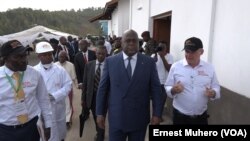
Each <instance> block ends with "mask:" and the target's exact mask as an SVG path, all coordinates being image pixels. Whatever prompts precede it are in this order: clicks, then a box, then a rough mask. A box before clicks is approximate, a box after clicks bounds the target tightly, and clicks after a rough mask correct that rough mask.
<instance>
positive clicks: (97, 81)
mask: <svg viewBox="0 0 250 141" xmlns="http://www.w3.org/2000/svg"><path fill="white" fill-rule="evenodd" d="M100 66H101V63H99V64H98V67H97V69H96V72H95V80H94V92H97V89H98V85H99V81H100V76H101V67H100Z"/></svg>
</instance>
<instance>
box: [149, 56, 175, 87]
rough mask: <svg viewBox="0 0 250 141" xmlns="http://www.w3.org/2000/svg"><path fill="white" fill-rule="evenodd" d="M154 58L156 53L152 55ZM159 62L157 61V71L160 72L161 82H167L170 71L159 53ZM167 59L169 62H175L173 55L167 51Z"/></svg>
mask: <svg viewBox="0 0 250 141" xmlns="http://www.w3.org/2000/svg"><path fill="white" fill-rule="evenodd" d="M151 57H152V58H154V57H155V54H152V55H151ZM157 58H158V59H157V62H156V68H157V72H158V76H159V79H160V82H161V84H163V85H164V84H165V83H166V80H167V77H168V71H167V70H166V68H165V66H164V64H163V61H162V59H161V56H160V55H159V54H158V53H157ZM165 59H166V60H167V62H168V64H173V63H174V59H173V56H172V55H171V54H169V53H167V54H166V55H165Z"/></svg>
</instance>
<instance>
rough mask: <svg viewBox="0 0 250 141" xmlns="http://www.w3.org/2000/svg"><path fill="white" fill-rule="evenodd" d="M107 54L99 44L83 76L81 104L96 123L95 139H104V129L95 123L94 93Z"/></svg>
mask: <svg viewBox="0 0 250 141" xmlns="http://www.w3.org/2000/svg"><path fill="white" fill-rule="evenodd" d="M106 56H107V50H106V47H104V46H100V47H98V48H97V50H96V58H97V59H96V60H93V61H90V62H89V63H88V64H86V66H85V70H84V77H83V93H82V95H83V96H82V98H83V99H82V101H83V103H84V104H83V106H86V107H87V108H88V109H91V111H92V115H93V118H94V121H95V124H96V131H97V134H96V139H95V141H104V133H105V131H104V129H102V128H99V127H98V126H97V123H96V113H95V111H96V93H97V88H98V84H99V81H100V77H101V75H102V72H103V66H104V60H105V58H106Z"/></svg>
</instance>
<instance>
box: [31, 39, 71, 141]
mask: <svg viewBox="0 0 250 141" xmlns="http://www.w3.org/2000/svg"><path fill="white" fill-rule="evenodd" d="M52 52H53V48H52V46H51V45H50V44H49V43H48V42H39V43H37V44H36V53H37V54H38V58H39V60H40V62H39V64H37V65H36V66H34V68H35V69H36V70H37V71H39V72H40V73H41V74H42V76H43V79H44V82H45V84H46V88H47V90H48V95H49V98H50V102H51V105H52V116H53V121H52V123H53V127H52V130H51V131H52V132H51V139H50V141H64V139H65V137H66V131H67V130H66V116H65V109H66V105H65V98H66V97H67V96H68V94H69V92H70V91H71V89H72V81H71V79H70V76H69V75H68V73H67V72H66V70H65V69H64V68H62V67H60V66H58V65H55V64H54V63H53V56H52Z"/></svg>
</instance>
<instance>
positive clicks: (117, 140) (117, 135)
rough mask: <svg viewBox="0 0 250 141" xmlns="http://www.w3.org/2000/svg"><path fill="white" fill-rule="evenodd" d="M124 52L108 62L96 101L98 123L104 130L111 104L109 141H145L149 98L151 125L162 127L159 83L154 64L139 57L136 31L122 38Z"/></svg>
mask: <svg viewBox="0 0 250 141" xmlns="http://www.w3.org/2000/svg"><path fill="white" fill-rule="evenodd" d="M122 48H123V51H122V52H121V53H119V54H117V55H114V56H111V57H108V58H106V61H105V64H104V69H103V74H102V77H101V81H100V84H99V87H98V92H97V97H96V115H97V123H98V126H99V127H100V128H104V127H105V116H104V115H105V110H106V109H105V104H106V102H107V101H108V115H109V116H108V117H109V140H110V141H126V139H127V138H128V141H144V139H145V134H146V130H147V125H148V123H149V122H150V96H152V102H153V108H152V109H153V112H152V114H153V115H152V118H151V124H154V125H155V124H159V123H160V117H161V115H162V104H163V103H162V102H161V101H162V100H161V86H160V81H159V78H158V74H157V70H156V65H155V62H154V60H153V59H152V58H150V57H147V56H146V55H142V54H141V53H138V50H139V39H138V35H137V33H136V32H135V31H134V30H128V31H126V32H125V33H124V34H123V37H122ZM107 92H108V94H107Z"/></svg>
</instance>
